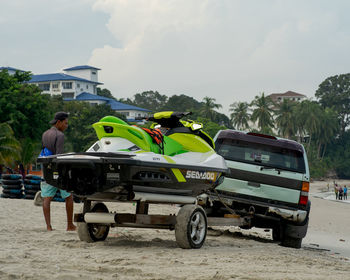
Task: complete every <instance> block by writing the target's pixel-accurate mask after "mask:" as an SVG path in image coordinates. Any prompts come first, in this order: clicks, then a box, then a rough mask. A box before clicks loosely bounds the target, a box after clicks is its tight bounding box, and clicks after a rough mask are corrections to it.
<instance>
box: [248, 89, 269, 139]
mask: <svg viewBox="0 0 350 280" xmlns="http://www.w3.org/2000/svg"><path fill="white" fill-rule="evenodd" d="M251 105H252V106H254V107H255V109H253V113H252V116H251V120H252V121H253V122H256V121H258V128H259V129H260V132H261V133H266V134H272V128H273V127H274V120H273V117H272V113H273V109H272V106H273V102H272V100H271V99H270V98H269V97H266V96H265V94H264V93H261V95H260V96H258V95H257V96H255V99H254V100H253V101H252V103H251Z"/></svg>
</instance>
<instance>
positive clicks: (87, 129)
mask: <svg viewBox="0 0 350 280" xmlns="http://www.w3.org/2000/svg"><path fill="white" fill-rule="evenodd" d="M64 111H66V112H68V113H69V126H68V129H67V132H66V133H65V134H66V142H67V145H66V144H65V146H66V147H65V149H66V150H68V149H69V150H70V151H74V152H83V151H86V150H87V149H88V148H89V147H90V146H91V145H92V144H93V143H94V142H95V141H97V140H98V139H97V136H96V133H95V131H94V129H93V127H92V124H94V123H95V122H98V121H99V120H100V119H101V118H103V117H105V116H117V117H119V118H122V119H125V117H124V116H122V115H119V114H117V113H116V112H115V111H114V110H112V109H111V107H110V106H109V105H106V104H102V105H96V106H92V105H90V104H89V103H86V102H79V101H70V102H66V103H65V104H64Z"/></svg>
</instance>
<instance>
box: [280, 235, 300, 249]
mask: <svg viewBox="0 0 350 280" xmlns="http://www.w3.org/2000/svg"><path fill="white" fill-rule="evenodd" d="M302 240H303V239H302V238H293V237H290V236H285V237H284V238H283V239H282V242H281V245H282V246H284V247H290V248H295V249H300V248H301V242H302Z"/></svg>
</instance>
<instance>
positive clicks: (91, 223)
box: [74, 192, 251, 249]
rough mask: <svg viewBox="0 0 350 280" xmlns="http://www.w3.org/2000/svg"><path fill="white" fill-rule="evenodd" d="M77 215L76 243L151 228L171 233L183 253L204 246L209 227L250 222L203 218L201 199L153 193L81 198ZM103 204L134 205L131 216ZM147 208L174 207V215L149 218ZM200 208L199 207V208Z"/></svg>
mask: <svg viewBox="0 0 350 280" xmlns="http://www.w3.org/2000/svg"><path fill="white" fill-rule="evenodd" d="M82 200H83V207H82V211H81V213H78V214H75V215H74V221H75V222H76V223H77V227H78V229H77V231H78V236H79V239H80V240H82V241H86V242H96V241H103V240H105V239H106V238H107V236H108V233H109V229H110V228H111V227H131V228H152V229H167V230H175V238H176V243H177V244H178V246H179V247H180V248H183V249H198V248H201V247H202V245H203V244H204V241H205V238H206V235H207V229H208V227H209V226H210V227H211V226H243V227H244V226H249V225H250V223H251V219H250V218H249V217H247V216H245V217H241V216H239V215H235V214H226V215H224V216H221V217H207V214H206V211H205V207H204V205H205V204H206V203H207V201H206V198H205V196H201V197H198V198H196V197H190V196H180V195H166V194H157V193H143V192H134V194H133V197H129V198H125V199H121V197H120V196H116V193H115V192H103V193H97V194H95V195H91V196H88V197H84V198H82ZM104 202H128V203H136V210H135V213H111V212H110V211H109V210H108V208H107V206H106V204H105V203H104ZM151 204H178V205H181V208H180V210H179V212H178V213H177V215H175V214H171V215H162V214H159V215H155V214H152V215H151V214H149V213H148V210H149V205H151ZM202 206H203V207H202Z"/></svg>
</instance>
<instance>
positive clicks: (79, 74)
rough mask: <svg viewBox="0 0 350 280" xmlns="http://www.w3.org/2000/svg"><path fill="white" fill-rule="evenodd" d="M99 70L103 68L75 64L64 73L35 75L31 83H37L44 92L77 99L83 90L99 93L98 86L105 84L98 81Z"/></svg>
mask: <svg viewBox="0 0 350 280" xmlns="http://www.w3.org/2000/svg"><path fill="white" fill-rule="evenodd" d="M98 70H101V69H99V68H96V67H91V66H88V65H82V66H75V67H71V68H67V69H64V70H63V71H64V73H52V74H40V75H33V76H32V79H31V80H30V81H29V83H31V84H36V85H37V86H38V87H39V88H40V89H41V90H42V92H43V93H46V94H50V95H57V94H60V95H62V97H63V98H64V99H65V98H72V99H75V98H76V97H77V96H78V95H79V94H81V93H82V92H88V93H91V94H97V86H98V85H103V83H100V82H98V74H97V71H98Z"/></svg>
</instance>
